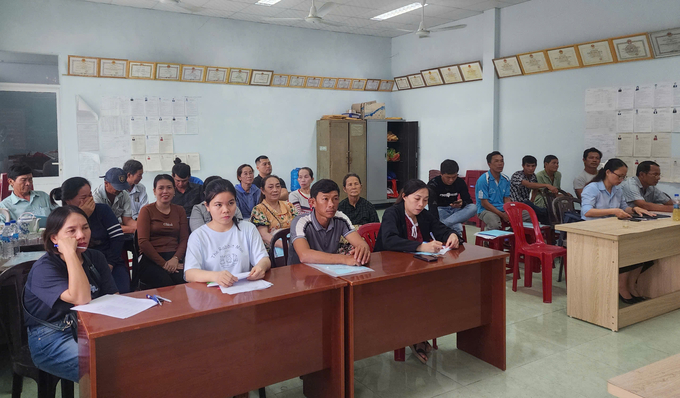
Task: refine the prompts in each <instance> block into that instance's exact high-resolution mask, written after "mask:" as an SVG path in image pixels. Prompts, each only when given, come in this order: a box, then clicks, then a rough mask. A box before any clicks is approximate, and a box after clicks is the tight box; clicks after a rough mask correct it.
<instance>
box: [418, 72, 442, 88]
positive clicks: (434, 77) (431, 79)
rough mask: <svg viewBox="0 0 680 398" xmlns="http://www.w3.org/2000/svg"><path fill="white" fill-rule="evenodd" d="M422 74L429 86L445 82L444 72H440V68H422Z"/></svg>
mask: <svg viewBox="0 0 680 398" xmlns="http://www.w3.org/2000/svg"><path fill="white" fill-rule="evenodd" d="M420 74H421V75H423V80H424V81H425V84H426V85H427V86H428V87H430V86H440V85H442V84H444V79H443V78H442V74H441V72H439V69H428V70H421V71H420Z"/></svg>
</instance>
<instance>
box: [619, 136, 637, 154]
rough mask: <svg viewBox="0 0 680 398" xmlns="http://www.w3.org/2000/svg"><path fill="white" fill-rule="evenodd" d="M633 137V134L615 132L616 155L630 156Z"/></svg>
mask: <svg viewBox="0 0 680 398" xmlns="http://www.w3.org/2000/svg"><path fill="white" fill-rule="evenodd" d="M634 146H635V137H634V135H633V134H630V133H626V134H617V137H616V157H618V158H621V157H632V156H633V147H634Z"/></svg>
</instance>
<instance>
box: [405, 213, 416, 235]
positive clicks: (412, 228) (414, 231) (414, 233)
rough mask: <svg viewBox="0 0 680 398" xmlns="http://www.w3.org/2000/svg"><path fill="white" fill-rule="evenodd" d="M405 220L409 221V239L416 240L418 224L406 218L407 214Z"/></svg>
mask: <svg viewBox="0 0 680 398" xmlns="http://www.w3.org/2000/svg"><path fill="white" fill-rule="evenodd" d="M406 218H408V220H409V221H411V237H413V239H417V238H418V223H417V222H413V220H412V219H411V217H409V216H408V214H407V215H406Z"/></svg>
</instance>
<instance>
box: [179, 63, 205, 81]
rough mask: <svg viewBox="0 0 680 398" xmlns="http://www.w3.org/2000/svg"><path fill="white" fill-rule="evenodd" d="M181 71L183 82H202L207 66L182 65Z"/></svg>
mask: <svg viewBox="0 0 680 398" xmlns="http://www.w3.org/2000/svg"><path fill="white" fill-rule="evenodd" d="M181 71H182V74H181V76H182V78H181V80H182V81H183V82H198V83H202V82H203V81H204V80H205V66H198V65H182V67H181Z"/></svg>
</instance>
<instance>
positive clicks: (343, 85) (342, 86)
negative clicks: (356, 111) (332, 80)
mask: <svg viewBox="0 0 680 398" xmlns="http://www.w3.org/2000/svg"><path fill="white" fill-rule="evenodd" d="M350 87H352V79H342V78H340V79H338V84H336V85H335V89H336V90H349V89H350Z"/></svg>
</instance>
